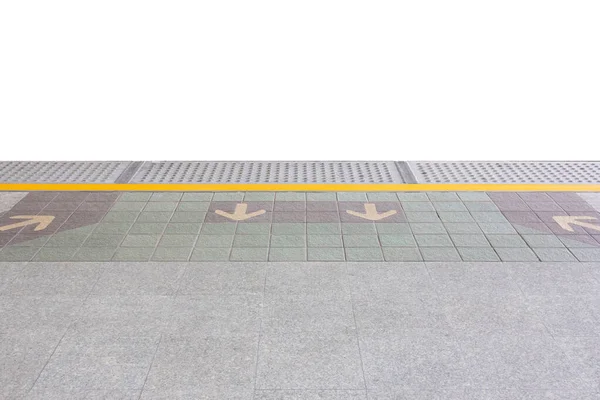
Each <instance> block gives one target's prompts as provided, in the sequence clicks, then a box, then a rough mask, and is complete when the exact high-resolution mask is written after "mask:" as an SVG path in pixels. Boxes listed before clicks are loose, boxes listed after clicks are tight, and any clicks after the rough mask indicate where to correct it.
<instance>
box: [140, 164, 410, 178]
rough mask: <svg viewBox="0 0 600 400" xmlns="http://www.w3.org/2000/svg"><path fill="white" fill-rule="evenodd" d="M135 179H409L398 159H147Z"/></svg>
mask: <svg viewBox="0 0 600 400" xmlns="http://www.w3.org/2000/svg"><path fill="white" fill-rule="evenodd" d="M130 182H131V183H405V180H404V179H403V177H402V175H401V174H400V171H399V169H398V168H397V167H396V163H394V162H275V161H274V162H258V161H257V162H167V161H165V162H146V163H144V164H143V165H142V166H141V167H140V169H139V170H138V171H137V172H136V174H135V175H134V176H133V178H132V179H131V181H130Z"/></svg>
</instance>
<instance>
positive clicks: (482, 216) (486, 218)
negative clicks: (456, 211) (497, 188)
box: [471, 211, 508, 222]
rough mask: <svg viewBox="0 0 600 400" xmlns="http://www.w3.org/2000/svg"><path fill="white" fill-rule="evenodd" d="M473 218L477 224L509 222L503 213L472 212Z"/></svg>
mask: <svg viewBox="0 0 600 400" xmlns="http://www.w3.org/2000/svg"><path fill="white" fill-rule="evenodd" d="M471 216H472V217H473V219H474V220H475V222H508V220H507V219H506V218H505V217H504V215H503V214H502V213H501V212H494V211H481V212H480V211H477V212H476V211H472V212H471Z"/></svg>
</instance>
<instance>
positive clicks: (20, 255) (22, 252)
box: [0, 246, 40, 261]
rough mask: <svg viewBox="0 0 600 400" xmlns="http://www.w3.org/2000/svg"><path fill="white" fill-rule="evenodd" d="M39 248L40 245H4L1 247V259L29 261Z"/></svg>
mask: <svg viewBox="0 0 600 400" xmlns="http://www.w3.org/2000/svg"><path fill="white" fill-rule="evenodd" d="M39 250H40V248H38V247H13V246H10V247H4V248H3V249H0V261H29V260H31V259H32V258H33V256H34V255H35V254H36V253H37V252H38V251H39Z"/></svg>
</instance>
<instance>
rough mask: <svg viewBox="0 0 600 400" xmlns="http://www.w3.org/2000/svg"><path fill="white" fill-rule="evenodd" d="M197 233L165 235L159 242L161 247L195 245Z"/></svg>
mask: <svg viewBox="0 0 600 400" xmlns="http://www.w3.org/2000/svg"><path fill="white" fill-rule="evenodd" d="M196 239H197V236H196V235H163V236H162V237H161V239H160V241H159V242H158V245H159V246H160V247H190V248H191V247H194V244H195V243H196Z"/></svg>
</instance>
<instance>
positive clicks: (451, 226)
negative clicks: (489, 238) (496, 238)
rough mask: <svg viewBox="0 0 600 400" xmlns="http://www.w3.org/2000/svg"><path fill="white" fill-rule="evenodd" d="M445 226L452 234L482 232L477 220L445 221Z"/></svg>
mask: <svg viewBox="0 0 600 400" xmlns="http://www.w3.org/2000/svg"><path fill="white" fill-rule="evenodd" d="M444 228H446V230H447V231H448V233H450V234H477V233H481V232H482V231H481V228H479V225H478V224H477V223H475V222H445V223H444Z"/></svg>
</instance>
